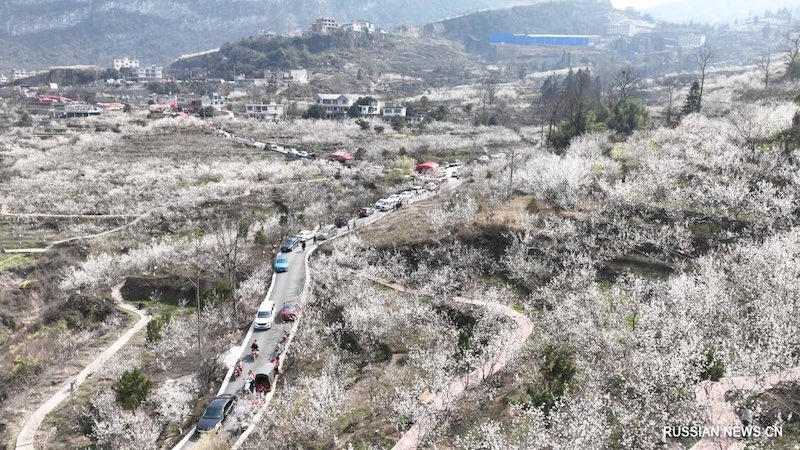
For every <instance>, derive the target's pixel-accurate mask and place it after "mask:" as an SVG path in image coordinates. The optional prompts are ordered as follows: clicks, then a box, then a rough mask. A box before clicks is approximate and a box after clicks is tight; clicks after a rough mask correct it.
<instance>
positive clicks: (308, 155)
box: [267, 142, 317, 159]
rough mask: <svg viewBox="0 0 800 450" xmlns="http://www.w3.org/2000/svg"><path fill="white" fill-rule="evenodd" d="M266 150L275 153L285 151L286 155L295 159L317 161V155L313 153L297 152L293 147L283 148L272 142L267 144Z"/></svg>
mask: <svg viewBox="0 0 800 450" xmlns="http://www.w3.org/2000/svg"><path fill="white" fill-rule="evenodd" d="M267 148H268V149H270V150H274V151H276V152H280V151H286V154H287V155H292V156H295V157H297V158H306V159H317V154H316V153H314V152H307V151H305V150H298V149H296V148H294V147H288V148H287V147H283V146H280V145H278V144H276V143H274V142H268V143H267Z"/></svg>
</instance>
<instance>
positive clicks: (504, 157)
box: [491, 153, 506, 159]
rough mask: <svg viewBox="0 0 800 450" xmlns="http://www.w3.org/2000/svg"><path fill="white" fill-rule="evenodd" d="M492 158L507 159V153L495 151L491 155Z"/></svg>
mask: <svg viewBox="0 0 800 450" xmlns="http://www.w3.org/2000/svg"><path fill="white" fill-rule="evenodd" d="M491 158H492V159H506V154H505V153H495V154H494V155H492V156H491Z"/></svg>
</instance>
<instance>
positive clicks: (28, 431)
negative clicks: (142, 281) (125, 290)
mask: <svg viewBox="0 0 800 450" xmlns="http://www.w3.org/2000/svg"><path fill="white" fill-rule="evenodd" d="M123 285H124V283H120V284H118V285H116V286H114V289H113V290H112V291H111V297H112V298H113V299H114V301H116V302H117V306H118V307H119V308H120V309H123V310H125V311H128V312H131V313H133V314H136V315H137V316H139V321H138V322H136V324H135V325H134V326H132V327H131V328H129V329H128V331H126V332H125V333H124V334H123V335H122V336H120V337H119V338H117V340H116V341H114V343H113V344H111V345H110V346H109V347H108V348H106V349H105V350H103V352H102V353H100V355H98V356H97V357H96V358H95V359H94V360H93V361H92V362H91V363H89V364H88V365H87V366H86V367H85V368H84V369H83V370H82V371H81V372H80V373H79V374H78V375H77V376H76V377H75V378H74V380H73V381H70V382H67V383H65V384H64V385H62V386H61V388H59V389H58V391H57V392H56V393H55V394H53V396H52V397H50V398H49V399H47V400H46V401H45V402H44V403H42V404H41V405H39V408H37V409H36V411H34V412H33V413H32V414H31V415H30V416H28V417H27V418H26V419H25V423H24V424H23V425H22V430H21V431H20V432H19V434H18V435H17V443H16V449H18V450H34V449H35V448H36V447H35V444H36V433H37V432H38V431H39V427H40V426H41V425H42V421H44V418H45V416H47V414H49V413H50V412H51V411H53V410H54V409H55V408H56V407H57V406H58V405H59V404H60V403H61V402H63V401H64V400H65V399H67V398H68V397H69V395H70V393H71V392H72V387H73V386H72V383H73V382H74V383H75V387H76V388H77V387H78V386H80V385H81V384H83V382H84V381H86V378H87V377H89V375H91V374H93V373H94V372H95V371H97V370H98V369H99V368H100V367H102V366H103V364H105V362H106V361H108V360H109V358H111V357H112V356H114V354H115V353H117V352H118V351H119V349H121V348H122V347H123V346H124V345H125V344H127V343H128V341H129V340H130V339H131V338H132V337H133V336H135V335H136V333H138V332H139V331H140V330H141V329H142V328H144V327H145V326H146V325H147V323H148V322H150V319H151V316H150V315H148V314H146V313H144V312H142V311H139V310H138V309H136V308H135V307H133V306H132V305H129V304H127V303H125V301H124V300H123V299H122V294H121V293H120V290H121V289H122V286H123Z"/></svg>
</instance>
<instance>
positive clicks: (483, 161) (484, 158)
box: [478, 155, 492, 164]
mask: <svg viewBox="0 0 800 450" xmlns="http://www.w3.org/2000/svg"><path fill="white" fill-rule="evenodd" d="M491 160H492V159H491V158H489V157H488V156H487V155H483V156H481V157H479V158H478V162H479V163H484V164H485V163H488V162H489V161H491Z"/></svg>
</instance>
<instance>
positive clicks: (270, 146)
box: [267, 143, 278, 150]
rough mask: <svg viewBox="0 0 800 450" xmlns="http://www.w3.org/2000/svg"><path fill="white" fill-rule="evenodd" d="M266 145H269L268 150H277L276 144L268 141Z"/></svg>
mask: <svg viewBox="0 0 800 450" xmlns="http://www.w3.org/2000/svg"><path fill="white" fill-rule="evenodd" d="M267 147H269V149H270V150H277V149H278V144H273V143H269V144H267Z"/></svg>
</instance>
